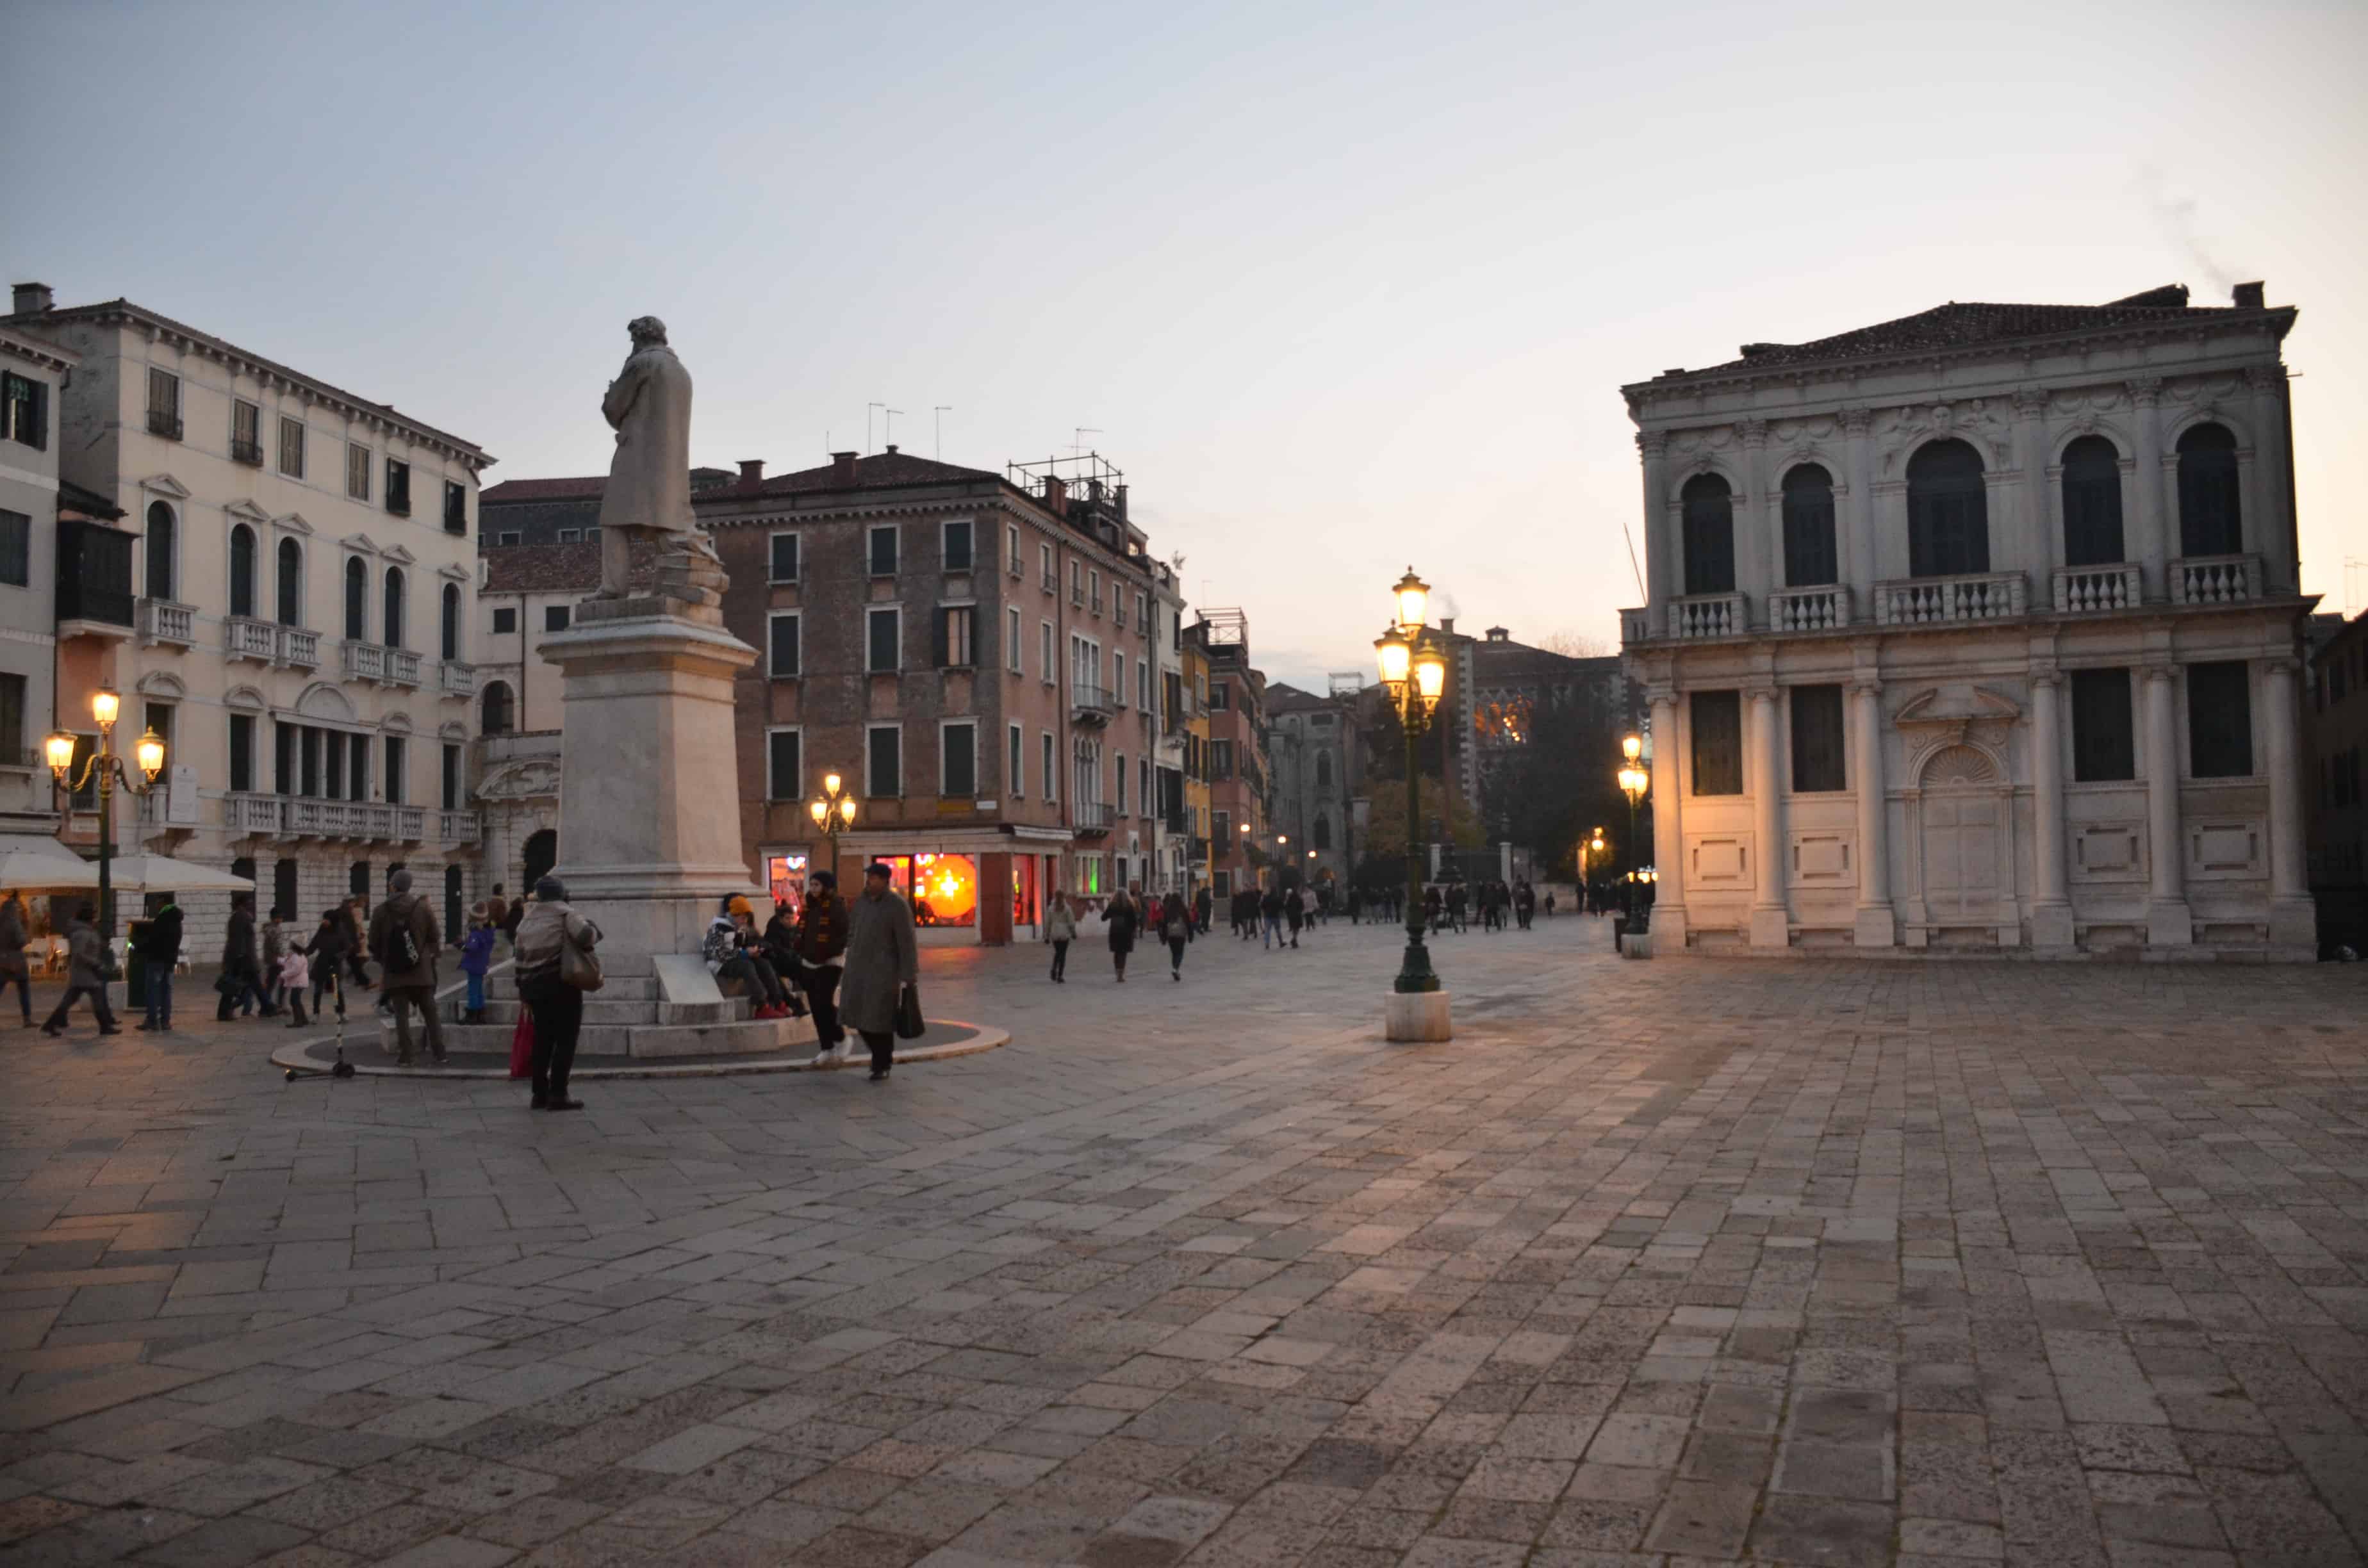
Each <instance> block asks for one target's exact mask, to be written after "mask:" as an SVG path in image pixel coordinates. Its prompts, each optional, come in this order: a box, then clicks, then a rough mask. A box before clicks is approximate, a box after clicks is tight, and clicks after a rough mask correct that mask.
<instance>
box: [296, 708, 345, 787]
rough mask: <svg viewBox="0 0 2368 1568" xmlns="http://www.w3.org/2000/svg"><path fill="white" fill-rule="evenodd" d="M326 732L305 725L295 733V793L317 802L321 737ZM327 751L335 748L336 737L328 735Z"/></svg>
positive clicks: (319, 784) (319, 780)
mask: <svg viewBox="0 0 2368 1568" xmlns="http://www.w3.org/2000/svg"><path fill="white" fill-rule="evenodd" d="M324 733H326V732H324V731H322V730H318V729H315V728H313V726H312V725H310V724H307V725H305V726H303V727H302V728H301V729H299V730H298V731H297V732H296V792H297V793H298V794H300V795H302V796H305V797H306V798H308V799H313V800H317V799H319V797H320V794H321V737H322V735H323V734H324ZM328 740H329V749H330V750H331V751H335V750H336V747H337V737H336V736H335V735H330V736H329V737H328Z"/></svg>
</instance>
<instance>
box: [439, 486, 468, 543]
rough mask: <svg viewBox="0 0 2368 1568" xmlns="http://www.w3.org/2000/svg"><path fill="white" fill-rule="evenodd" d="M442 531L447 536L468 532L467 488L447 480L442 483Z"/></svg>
mask: <svg viewBox="0 0 2368 1568" xmlns="http://www.w3.org/2000/svg"><path fill="white" fill-rule="evenodd" d="M444 531H445V532H446V533H448V534H464V533H467V532H468V531H469V487H468V486H467V485H465V484H461V483H455V482H454V481H452V480H449V479H448V480H446V481H445V482H444Z"/></svg>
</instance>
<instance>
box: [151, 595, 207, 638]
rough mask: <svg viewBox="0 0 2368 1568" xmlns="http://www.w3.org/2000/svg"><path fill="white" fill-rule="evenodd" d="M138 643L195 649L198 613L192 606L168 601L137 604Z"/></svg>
mask: <svg viewBox="0 0 2368 1568" xmlns="http://www.w3.org/2000/svg"><path fill="white" fill-rule="evenodd" d="M140 641H141V642H147V643H162V644H165V645H166V646H169V647H175V648H194V647H196V646H197V645H198V611H197V607H196V606H194V605H180V604H175V603H174V602H173V601H172V600H170V599H142V600H141V601H140Z"/></svg>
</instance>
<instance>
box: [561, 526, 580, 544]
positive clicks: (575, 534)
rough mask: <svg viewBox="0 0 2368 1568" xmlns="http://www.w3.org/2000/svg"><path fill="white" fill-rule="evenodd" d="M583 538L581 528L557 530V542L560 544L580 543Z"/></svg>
mask: <svg viewBox="0 0 2368 1568" xmlns="http://www.w3.org/2000/svg"><path fill="white" fill-rule="evenodd" d="M583 538H584V530H583V529H582V528H562V529H560V530H559V542H560V543H562V544H576V543H579V542H581V541H582V540H583Z"/></svg>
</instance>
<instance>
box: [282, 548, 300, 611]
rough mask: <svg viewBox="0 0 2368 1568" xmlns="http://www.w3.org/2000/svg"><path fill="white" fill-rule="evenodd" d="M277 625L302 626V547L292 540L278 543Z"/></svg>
mask: <svg viewBox="0 0 2368 1568" xmlns="http://www.w3.org/2000/svg"><path fill="white" fill-rule="evenodd" d="M279 624H280V625H282V626H302V625H303V624H304V547H303V546H302V545H301V544H298V543H297V542H296V541H295V540H292V539H283V540H280V541H279Z"/></svg>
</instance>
